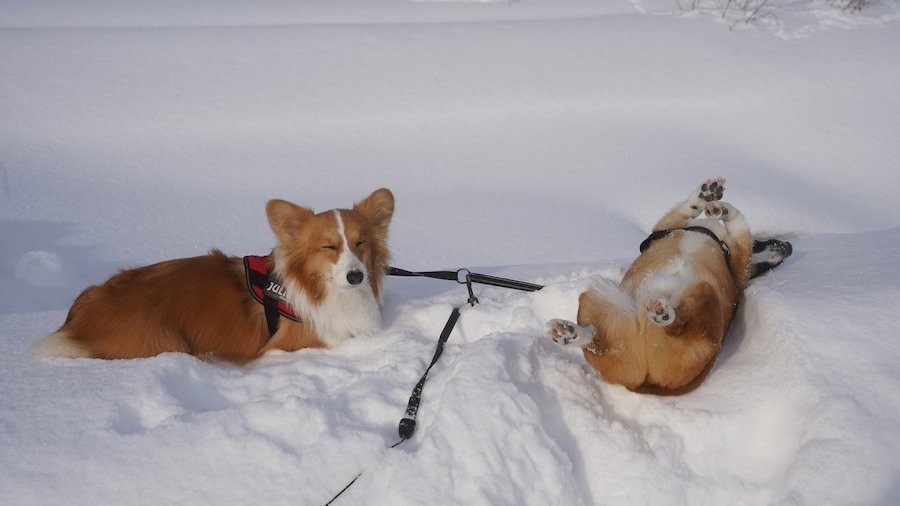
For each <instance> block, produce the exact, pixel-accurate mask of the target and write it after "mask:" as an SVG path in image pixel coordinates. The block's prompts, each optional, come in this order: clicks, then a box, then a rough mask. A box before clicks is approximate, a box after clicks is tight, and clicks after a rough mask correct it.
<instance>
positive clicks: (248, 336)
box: [37, 189, 394, 363]
mask: <svg viewBox="0 0 900 506" xmlns="http://www.w3.org/2000/svg"><path fill="white" fill-rule="evenodd" d="M393 211H394V197H393V195H392V194H391V192H390V191H388V190H387V189H380V190H376V191H375V192H373V193H372V194H371V195H369V197H367V198H366V199H364V200H363V201H361V202H359V203H357V204H356V205H355V206H354V207H353V209H352V210H350V209H343V210H332V211H326V212H323V213H320V214H315V213H313V211H311V210H309V209H306V208H303V207H300V206H296V205H294V204H291V203H289V202H286V201H283V200H272V201H270V202H269V203H268V205H267V207H266V212H267V216H268V219H269V223H270V225H271V227H272V229H273V231H274V232H275V235H276V236H277V238H278V240H279V243H278V246H277V247H276V248H275V250H274V251H273V254H272V255H271V256H270V258H269V262H270V267H273V266H274V263H277V262H278V260H276V259H279V258H280V259H281V260H280V261H281V262H282V263H283V264H284V265H283V266H281V267H282V268H281V275H282V278H283V279H284V280H285V281H286V283H285V284H286V285H288V286H291V287H294V288H295V289H296V290H300V291H302V292H303V297H304V298H305V300H308V301H309V303H308V306H309V307H308V308H307V309H308V310H307V311H306V313H307V314H303V315H301V317H302V318H303V320H304V321H303V322H295V321H292V320H289V319H287V318H284V317H280V318H279V328H278V331H277V333H276V334H275V335H274V336H272V337H271V339H270V336H269V332H268V329H267V326H266V320H265V313H264V309H263V306H262V305H261V304H259V303H258V302H256V300H254V299H253V298H252V296H251V295H250V293H249V291H248V289H247V287H246V281H245V277H244V268H243V264H242V261H241V259H240V258H235V257H228V256H226V255H224V254H222V253H221V252H219V251H217V250H213V251H212V252H211V253H210V254H209V255H204V256H199V257H194V258H183V259H177V260H169V261H166V262H161V263H158V264H154V265H150V266H146V267H140V268H137V269H130V270H125V271H122V272H120V273H119V274H117V275H115V276H113V277H112V278H110V279H109V280H107V281H106V282H105V283H103V284H102V285H99V286H92V287H89V288H87V289H86V290H85V291H84V292H82V294H81V295H80V296H79V297H78V298H77V299H76V300H75V303H74V304H73V305H72V308H71V309H70V310H69V314H68V316H67V318H66V321H65V323H64V324H63V325H62V327H61V328H60V329H59V330H58V331H57V332H56V333H54V334H51V335H50V336H47V337H46V338H44V340H42V341H41V342H40V343H39V344H38V346H37V352H38V353H39V354H42V355H45V356H46V355H48V356H65V357H94V358H105V359H116V358H137V357H150V356H153V355H157V354H159V353H163V352H183V353H190V354H192V355H196V356H199V357H204V358H211V359H217V360H227V361H231V362H236V363H243V362H247V361H250V360H253V359H255V358H257V357H259V356H260V355H262V354H263V353H265V352H267V351H269V350H273V349H279V350H285V351H294V350H298V349H301V348H310V347H326V346H327V344H328V342H329V341H328V340H327V339H324V338H323V336H321V335H320V333H319V332H318V331H317V326H316V324H317V323H318V322H317V321H316V318H317V317H318V315H317V309H318V308H319V307H320V306H322V305H324V304H327V303H328V302H327V295H328V290H329V287H328V286H327V283H326V280H327V271H328V269H329V268H330V267H331V266H333V265H334V264H335V262H336V260H337V258H338V256H339V255H340V254H341V253H342V252H344V251H345V250H349V251H350V252H352V253H353V254H354V255H355V257H356V258H358V259H359V261H360V262H361V263H362V264H364V265H365V269H366V270H367V273H368V275H367V276H366V281H367V282H368V283H369V287H370V288H371V293H372V294H373V295H374V299H375V300H372V303H373V304H376V309H377V299H378V296H379V293H380V290H381V281H382V277H383V275H384V272H385V268H386V267H387V263H388V249H387V246H386V240H387V229H388V224H389V223H390V220H391V217H392V215H393ZM336 213H339V216H340V220H341V223H342V225H343V231H344V235H343V236H341V235H340V234H339V233H338V230H337V228H338V227H337V219H338V218H337V217H336V216H338V214H336ZM342 237H346V238H347V241H346V242H347V243H346V244H345V243H344V242H343V240H342V239H341V238H342ZM294 309H295V311H296V310H297V309H298V308H294ZM357 309H358V308H347V311H348V312H349V311H355V310H357ZM333 314H338V316H339V315H340V308H337V310H336V311H333V312H332V313H329V315H333ZM332 317H333V316H332Z"/></svg>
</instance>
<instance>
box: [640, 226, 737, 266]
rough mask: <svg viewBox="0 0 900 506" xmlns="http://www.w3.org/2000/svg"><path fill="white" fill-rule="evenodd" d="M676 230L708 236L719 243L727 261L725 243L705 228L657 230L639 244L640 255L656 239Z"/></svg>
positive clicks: (726, 246)
mask: <svg viewBox="0 0 900 506" xmlns="http://www.w3.org/2000/svg"><path fill="white" fill-rule="evenodd" d="M677 230H686V231H688V232H699V233H701V234H704V235H706V236H708V237H709V238H710V239H712V240H714V241H716V242H717V243H719V247H720V248H722V254H723V255H724V256H725V261H726V262H727V261H728V253H729V252H728V245H727V244H725V241H721V240H719V236H717V235H716V234H715V233H714V232H713V231H712V230H710V229H708V228H706V227H700V226H694V227H684V228H670V229H666V230H657V231H655V232H653V233H652V234H650V235H649V236H647V238H646V239H644V241H643V242H641V245H640V250H641V253H643V252H644V251H646V250H647V248H649V247H650V244H651V243H653V241H655V240H657V239H662V238H663V237H666V236H667V235H669V234H671V233H672V232H675V231H677Z"/></svg>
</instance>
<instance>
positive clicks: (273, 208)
mask: <svg viewBox="0 0 900 506" xmlns="http://www.w3.org/2000/svg"><path fill="white" fill-rule="evenodd" d="M314 214H315V213H313V211H312V209H307V208H305V207H300V206H298V205H296V204H291V203H290V202H288V201H286V200H281V199H272V200H270V201H269V202H267V203H266V216H267V217H268V218H269V226H270V227H272V231H273V232H275V236H276V237H278V240H279V241H281V242H289V241H292V240H295V239H297V238H298V237H299V236H300V230H301V229H302V228H303V225H305V224H306V222H308V221H309V219H310V218H312V217H313V215H314Z"/></svg>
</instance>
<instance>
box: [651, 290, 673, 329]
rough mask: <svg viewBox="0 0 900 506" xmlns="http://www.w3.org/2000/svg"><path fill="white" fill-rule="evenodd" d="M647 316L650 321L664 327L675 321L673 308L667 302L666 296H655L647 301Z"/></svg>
mask: <svg viewBox="0 0 900 506" xmlns="http://www.w3.org/2000/svg"><path fill="white" fill-rule="evenodd" d="M645 307H646V309H647V316H648V317H649V318H650V321H652V322H653V323H655V324H657V325H659V326H660V327H665V326H666V325H669V324H670V323H672V322H673V321H675V308H673V307H672V305H671V304H670V303H669V299H668V298H667V297H656V298H653V299H650V300H649V301H647V304H646V306H645Z"/></svg>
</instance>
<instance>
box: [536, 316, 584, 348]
mask: <svg viewBox="0 0 900 506" xmlns="http://www.w3.org/2000/svg"><path fill="white" fill-rule="evenodd" d="M547 329H548V333H549V334H550V337H551V338H552V339H553V342H555V343H558V344H561V345H563V346H577V347H579V348H583V347H585V346H587V345H589V344H591V342H593V341H594V327H593V326H591V325H587V326H585V327H582V326H581V325H578V324H577V323H575V322H572V321H569V320H561V319H558V318H555V319H553V320H550V321H548V322H547Z"/></svg>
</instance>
